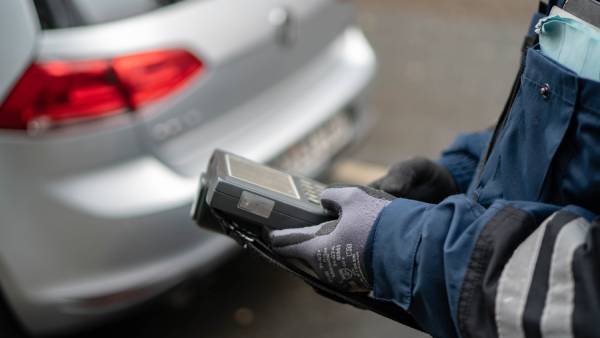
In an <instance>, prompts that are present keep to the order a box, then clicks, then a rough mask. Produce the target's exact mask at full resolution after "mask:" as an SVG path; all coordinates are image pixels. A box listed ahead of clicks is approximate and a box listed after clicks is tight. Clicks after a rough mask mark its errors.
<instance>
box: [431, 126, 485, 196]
mask: <svg viewBox="0 0 600 338" xmlns="http://www.w3.org/2000/svg"><path fill="white" fill-rule="evenodd" d="M491 137H492V130H491V129H486V130H484V131H480V132H475V133H468V134H460V135H458V137H457V138H456V139H455V140H454V142H453V143H452V145H450V147H448V149H446V150H444V151H443V152H442V156H441V158H440V160H439V161H438V162H439V163H440V164H441V165H443V166H445V167H446V168H448V170H449V171H450V173H451V174H452V176H453V177H454V181H455V182H456V185H457V186H458V189H459V191H460V192H461V193H465V192H467V189H468V188H469V184H470V183H471V180H472V179H473V176H475V172H476V171H477V166H478V165H479V160H480V159H481V156H482V154H483V152H484V151H485V150H486V148H487V145H488V143H489V141H490V139H491Z"/></svg>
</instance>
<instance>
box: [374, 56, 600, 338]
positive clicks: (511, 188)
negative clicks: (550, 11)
mask: <svg viewBox="0 0 600 338" xmlns="http://www.w3.org/2000/svg"><path fill="white" fill-rule="evenodd" d="M542 88H545V89H544V90H542ZM490 135H491V131H484V132H480V133H473V134H465V135H461V136H459V137H458V139H457V140H456V142H455V143H454V144H453V145H452V146H451V147H450V148H449V149H448V150H446V151H445V152H444V153H443V154H442V158H441V160H440V162H441V163H442V164H444V165H445V166H446V167H447V168H448V169H449V170H450V171H451V173H452V174H453V176H454V178H455V180H456V182H457V185H458V186H459V187H460V189H461V192H462V194H461V195H455V196H451V197H449V198H447V199H446V200H444V201H443V202H442V203H440V204H437V205H431V204H426V203H422V202H417V201H412V200H406V199H397V200H395V201H393V202H392V203H391V204H390V205H389V206H387V207H386V208H385V209H384V210H383V211H382V213H381V214H380V215H379V218H378V220H377V221H376V224H375V227H374V229H373V231H372V232H371V236H370V239H369V241H370V243H369V244H368V247H369V248H372V251H369V252H367V257H368V261H369V262H370V267H368V268H369V269H370V270H371V273H372V276H373V279H374V297H376V298H378V299H381V300H385V301H390V302H393V303H395V304H397V305H398V306H400V307H402V308H403V309H405V310H407V311H409V312H410V313H411V314H412V315H413V316H414V317H415V319H416V320H417V322H419V324H420V325H421V326H422V327H423V328H424V329H425V330H427V331H428V332H429V333H431V334H432V335H434V336H436V337H453V336H463V337H471V336H519V335H521V336H540V337H541V336H543V335H544V334H550V333H554V334H555V335H557V336H563V334H564V335H567V333H568V334H569V335H572V336H582V337H588V336H600V332H599V330H597V329H596V328H595V327H594V326H593V325H592V324H593V323H594V321H593V320H589V319H590V318H600V291H599V290H596V285H600V266H599V263H598V262H597V261H600V258H599V259H598V260H596V259H595V257H598V256H595V255H596V254H597V253H599V252H600V250H599V248H600V235H599V234H600V225H599V224H596V223H594V224H591V225H590V222H592V221H593V219H594V217H595V213H598V212H600V203H599V201H600V83H598V82H594V81H590V80H585V79H581V78H578V77H577V75H576V74H574V73H572V72H571V71H569V70H567V69H566V68H564V67H562V66H561V65H559V64H557V63H555V62H553V61H552V60H550V59H549V58H547V57H545V56H544V55H542V54H541V53H540V51H539V50H538V49H537V48H536V47H533V48H530V49H529V50H528V51H527V56H526V58H525V61H524V71H523V75H522V77H521V84H520V87H519V90H518V93H517V96H516V99H515V101H514V103H513V105H512V108H511V110H510V113H509V114H508V117H507V119H506V122H505V123H504V124H503V125H502V126H501V127H500V129H499V133H498V137H497V141H496V143H495V144H494V146H493V148H492V151H491V153H490V156H489V157H488V159H487V161H485V164H484V165H483V166H482V167H481V169H479V170H478V164H479V162H480V158H481V156H482V154H483V153H484V152H485V149H486V148H487V145H488V143H489V140H490ZM474 178H476V179H474ZM575 205H576V206H575ZM561 266H562V267H563V268H561ZM565 267H568V269H567V268H565ZM576 267H578V268H576ZM561 269H562V270H561ZM561 271H563V272H564V273H562V274H561ZM563 275H564V276H563ZM565 281H566V282H565ZM569 281H570V282H569ZM561 290H562V291H561ZM564 290H567V291H564ZM569 290H571V291H572V292H568V291H569ZM563 296H564V297H567V298H566V299H561V298H560V297H563ZM569 297H570V298H569ZM553 302H554V303H553ZM553 304H554V306H553ZM556 304H559V305H556ZM586 316H587V317H586ZM594 316H595V317H594ZM586 320H587V324H585V323H586ZM578 323H579V324H578ZM553 330H554V331H553ZM561 330H562V331H561Z"/></svg>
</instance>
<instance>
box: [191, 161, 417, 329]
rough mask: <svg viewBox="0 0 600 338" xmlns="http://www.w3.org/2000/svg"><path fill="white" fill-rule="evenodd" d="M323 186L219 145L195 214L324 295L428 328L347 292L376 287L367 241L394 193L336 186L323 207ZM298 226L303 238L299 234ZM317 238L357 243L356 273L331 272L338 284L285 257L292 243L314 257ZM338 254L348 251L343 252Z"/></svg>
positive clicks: (353, 253)
mask: <svg viewBox="0 0 600 338" xmlns="http://www.w3.org/2000/svg"><path fill="white" fill-rule="evenodd" d="M324 188H325V186H324V185H323V184H320V183H318V182H315V181H313V180H310V179H307V178H303V177H297V176H292V175H290V174H288V173H285V172H282V171H278V170H276V169H274V168H270V167H267V166H264V165H261V164H258V163H255V162H252V161H249V160H247V159H244V158H241V157H239V156H236V155H233V154H230V153H226V152H224V151H220V150H216V151H215V152H214V153H213V156H212V158H211V160H210V163H209V166H208V170H207V172H206V173H205V174H203V175H202V177H201V180H200V190H199V193H198V197H197V200H196V202H195V203H194V205H193V207H192V218H193V219H194V220H195V221H196V223H198V225H200V226H201V227H203V228H208V229H212V230H216V231H219V232H222V233H224V234H226V235H228V236H229V237H231V238H234V239H236V240H237V241H238V243H239V244H240V245H242V246H243V247H244V248H246V249H248V250H249V251H251V252H253V253H255V254H257V255H259V256H260V257H262V258H264V259H265V260H266V261H268V262H269V263H271V264H274V265H275V266H277V267H279V268H281V269H283V270H286V271H288V272H290V273H291V274H293V275H294V276H296V277H298V278H300V279H302V280H303V281H304V282H306V283H307V284H308V285H310V286H312V287H313V288H314V289H315V290H317V292H318V293H319V294H321V295H323V296H325V297H328V298H330V299H332V300H335V301H338V302H342V303H346V304H350V305H353V306H355V307H357V308H361V309H368V310H370V311H373V312H375V313H378V314H380V315H382V316H385V317H388V318H390V319H393V320H395V321H397V322H400V323H402V324H404V325H407V326H410V327H412V328H415V329H417V330H421V328H420V326H419V325H418V324H417V323H416V322H415V320H414V319H413V318H412V316H411V315H410V314H408V313H407V312H406V311H404V310H402V309H401V308H399V307H398V306H396V305H394V304H391V303H387V302H381V301H378V300H376V299H373V298H371V297H369V295H367V294H365V293H351V292H347V291H346V290H355V291H358V290H367V289H369V288H370V283H369V277H368V276H366V275H365V271H364V269H365V264H364V262H365V257H364V254H365V250H364V249H365V248H364V246H365V243H366V241H367V237H368V234H369V231H370V229H371V228H372V226H373V222H374V221H375V218H376V217H377V216H376V214H378V213H379V212H380V211H381V209H383V207H384V206H385V205H387V203H389V200H390V199H392V198H393V197H392V196H390V195H387V194H382V193H381V192H377V191H375V190H373V189H369V188H357V187H347V188H336V189H332V190H329V191H330V192H329V193H327V194H325V196H329V194H331V196H329V198H328V199H326V201H325V202H324V205H325V208H323V207H322V206H321V203H320V199H319V195H320V191H322V190H323V189H324ZM338 189H339V190H338ZM332 211H333V212H332ZM352 215H354V216H352ZM338 216H340V217H338ZM330 221H331V222H330ZM315 224H321V225H322V226H321V227H319V229H318V230H316V231H312V232H311V231H310V230H309V229H310V228H308V229H307V227H311V226H314V225H315ZM286 229H287V230H286ZM294 229H295V230H296V231H297V233H298V234H299V236H298V237H297V236H295V235H292V233H293V232H294ZM273 230H275V231H278V230H281V231H284V230H285V231H287V232H280V233H279V235H281V236H278V235H277V232H275V233H273V234H272V235H273V236H269V234H271V232H272V231H273ZM307 230H308V231H307ZM275 238H277V239H275ZM309 238H313V239H315V241H311V240H309ZM317 238H319V240H318V241H322V242H321V243H325V241H324V239H328V240H329V241H330V242H327V244H326V245H329V243H334V242H335V241H339V243H345V244H351V247H348V246H346V247H345V248H346V249H347V250H348V251H347V252H346V251H344V253H347V255H346V256H344V262H345V263H344V264H346V266H347V267H349V268H350V270H349V271H345V270H337V272H336V274H333V275H331V276H333V279H332V281H333V282H332V283H333V284H330V283H328V282H327V279H326V278H325V279H323V277H321V276H325V275H324V272H323V270H321V269H320V267H318V266H316V265H315V266H314V273H313V272H309V271H306V269H304V268H303V267H301V266H299V265H297V264H294V262H292V260H289V259H285V258H284V257H283V256H282V255H281V254H286V253H285V251H286V247H287V248H291V247H290V246H288V245H286V244H290V245H298V246H297V247H295V248H297V249H299V248H300V247H303V248H305V249H306V250H302V251H296V252H295V253H297V254H301V255H302V257H298V258H303V257H306V258H308V260H310V257H311V251H310V250H311V246H312V245H313V244H314V243H316V242H317V240H316V239H317ZM270 239H273V240H274V241H275V242H276V244H277V248H274V247H273V245H272V244H271V240H270ZM296 241H298V243H296ZM294 243H296V244H294ZM290 250H292V251H293V250H295V249H290ZM292 251H290V252H287V254H289V256H290V257H293V254H294V252H292ZM280 253H281V254H280ZM339 253H340V255H341V253H342V252H341V251H339ZM322 258H325V257H322ZM335 258H336V259H337V257H335ZM340 258H341V256H340ZM352 259H354V260H352ZM312 262H313V263H314V260H313V261H312ZM307 263H308V264H311V263H310V262H307ZM340 263H341V261H340ZM332 267H334V266H333V265H332ZM350 272H351V273H350ZM316 275H318V276H319V277H317V276H316ZM365 280H366V281H367V282H366V283H365ZM338 281H339V283H338ZM344 288H345V289H344Z"/></svg>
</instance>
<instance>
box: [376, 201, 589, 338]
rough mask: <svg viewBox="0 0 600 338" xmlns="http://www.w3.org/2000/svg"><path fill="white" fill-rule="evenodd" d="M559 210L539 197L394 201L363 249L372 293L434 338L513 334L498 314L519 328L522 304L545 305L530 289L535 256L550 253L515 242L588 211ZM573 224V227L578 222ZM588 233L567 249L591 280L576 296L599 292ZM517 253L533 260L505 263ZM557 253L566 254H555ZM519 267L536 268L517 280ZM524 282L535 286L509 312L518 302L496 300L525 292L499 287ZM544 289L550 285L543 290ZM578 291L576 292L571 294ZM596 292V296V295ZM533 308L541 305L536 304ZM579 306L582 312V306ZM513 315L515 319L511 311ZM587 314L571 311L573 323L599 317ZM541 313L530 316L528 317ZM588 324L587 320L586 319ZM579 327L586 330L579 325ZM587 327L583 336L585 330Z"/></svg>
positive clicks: (536, 279) (536, 280)
mask: <svg viewBox="0 0 600 338" xmlns="http://www.w3.org/2000/svg"><path fill="white" fill-rule="evenodd" d="M558 209H559V208H558V207H556V206H551V205H545V204H540V203H532V202H506V201H497V202H495V203H494V204H493V205H492V206H490V207H489V208H488V209H484V208H483V207H482V206H480V205H478V204H476V203H475V202H473V201H472V200H470V199H468V198H467V197H465V196H464V195H456V196H452V197H449V198H448V199H446V200H445V201H444V202H442V203H440V204H437V205H431V204H425V203H421V202H416V201H411V200H404V199H398V200H395V201H394V202H392V203H391V204H390V205H388V206H387V207H386V208H385V209H384V210H383V211H382V213H381V214H380V216H379V218H378V220H377V222H376V224H375V227H374V229H373V231H372V232H371V235H370V239H369V241H370V242H369V244H368V247H370V248H371V249H368V250H367V259H368V261H369V262H370V263H371V265H370V267H369V269H370V272H371V273H372V276H373V281H374V289H373V296H374V297H375V298H377V299H380V300H384V301H390V302H393V303H395V304H396V305H398V306H400V307H402V308H403V309H405V310H407V311H408V312H410V313H411V314H412V315H413V316H414V318H415V319H416V320H417V322H418V323H419V324H420V325H421V326H422V327H423V328H424V329H425V330H426V331H428V332H429V333H430V334H432V335H433V336H434V337H459V336H462V337H476V336H477V337H480V336H492V337H494V336H498V332H501V333H502V335H503V336H513V334H512V333H513V332H512V331H506V332H504V331H501V330H500V328H501V327H504V326H501V325H500V326H498V325H497V321H498V320H499V319H498V318H500V320H504V321H506V323H508V326H506V327H508V329H507V330H510V327H511V326H510V323H511V320H512V323H513V324H514V326H513V328H519V327H521V326H520V323H521V322H523V323H527V322H528V319H527V318H529V317H527V315H528V314H530V313H531V312H530V311H527V308H526V307H535V306H537V307H538V308H539V306H540V304H542V305H543V304H546V300H545V299H546V298H544V300H541V299H540V300H533V299H534V297H538V296H536V293H539V292H540V290H542V288H540V287H539V286H540V285H543V280H544V277H543V276H538V275H536V274H535V273H538V271H537V266H538V265H539V266H542V265H540V264H547V263H541V262H544V261H547V262H549V261H551V260H552V257H553V256H552V253H551V252H548V253H546V251H540V254H539V255H535V254H533V253H532V251H531V250H532V249H531V248H529V249H521V247H523V246H527V247H528V245H529V244H530V243H538V244H539V243H541V242H540V241H541V240H540V237H539V236H540V235H539V232H541V231H542V230H540V229H544V228H545V227H547V226H548V224H549V223H550V221H549V220H551V219H554V221H553V222H559V223H560V222H562V223H564V224H568V223H569V222H571V221H574V220H577V222H578V223H577V224H579V223H581V224H583V222H585V219H589V218H590V217H591V215H590V214H589V213H584V212H583V211H580V210H579V209H577V213H575V212H572V211H562V212H561V213H557V211H558ZM573 209H575V208H573ZM564 213H568V214H569V215H572V216H571V218H566V219H565V218H564V217H563V216H561V217H558V216H559V215H563V214H564ZM580 214H584V215H585V216H586V218H581V217H579V216H573V215H580ZM551 215H553V216H551ZM557 217H558V218H557ZM563 226H564V225H563ZM574 227H575V226H574ZM576 228H577V229H579V225H577V226H576ZM591 234H592V233H591V232H589V230H586V232H585V236H584V237H585V238H586V241H583V242H581V243H580V244H579V245H576V247H577V249H576V250H575V249H573V248H571V250H572V251H573V252H574V254H573V255H572V256H573V260H575V258H576V257H577V255H579V256H581V257H582V258H581V259H577V262H580V264H583V265H585V266H582V267H581V268H577V265H576V264H574V267H575V270H574V274H575V276H576V274H578V273H579V274H583V275H584V276H583V277H582V280H586V281H587V280H588V279H589V281H587V284H585V285H584V284H581V286H580V288H585V287H586V285H587V288H588V290H584V291H581V292H580V293H579V295H580V298H581V297H583V298H582V299H585V298H586V297H585V296H581V295H598V292H599V291H593V290H594V288H593V286H594V285H600V279H598V278H597V277H598V276H597V275H596V276H594V274H598V273H599V272H598V271H600V270H599V269H598V266H595V268H594V269H590V267H591V266H590V265H593V264H594V261H593V259H592V257H594V255H596V257H600V256H598V255H597V254H598V253H597V252H595V251H594V250H597V245H598V244H600V242H597V244H594V243H596V242H594V241H593V239H592V238H591V237H590V236H591ZM565 236H566V235H565ZM580 236H583V233H582V234H580ZM531 238H533V239H531ZM544 240H546V239H545V237H544ZM546 241H550V239H548V240H546ZM586 243H587V244H586ZM571 245H573V244H571ZM586 245H587V246H586ZM594 245H596V247H594ZM545 246H546V247H549V248H553V247H554V246H553V245H552V243H545ZM534 249H535V246H534ZM538 249H539V248H538ZM534 251H535V250H534ZM519 252H521V253H520V254H519V255H521V256H522V257H525V258H527V259H530V260H532V261H530V262H526V263H524V264H523V263H522V262H520V261H515V262H513V263H510V260H511V259H513V258H512V257H514V256H516V255H517V254H518V253H519ZM513 254H514V255H513ZM521 256H519V257H521ZM557 257H568V256H564V255H562V254H561V255H560V256H557ZM586 257H587V258H586ZM523 267H529V268H532V267H536V269H534V270H535V271H533V270H532V271H533V272H532V274H531V278H530V279H527V278H526V280H523V278H525V276H527V274H524V273H523V271H522V270H520V269H522V268H523ZM513 269H516V270H513ZM540 269H542V268H540ZM548 273H549V272H548ZM527 282H529V285H535V287H534V288H532V290H534V291H533V292H532V293H529V294H528V295H527V296H528V297H530V298H531V300H530V299H529V298H526V299H527V301H526V302H524V303H519V304H520V306H521V307H523V309H525V310H524V311H521V312H515V311H514V309H515V308H518V307H515V306H516V305H515V304H512V303H509V304H504V303H502V302H498V301H497V299H500V300H501V301H504V300H510V301H514V300H515V299H520V301H521V302H523V299H525V298H523V297H521V298H515V297H514V296H515V295H511V294H510V293H508V294H507V293H506V291H505V290H507V291H510V290H516V291H522V290H524V289H526V288H523V287H521V286H522V285H527ZM511 287H512V289H511ZM555 288H558V289H557V290H560V288H561V286H560V285H558V284H557V286H556V287H555ZM576 288H577V287H576ZM550 289H552V287H550V288H549V290H550ZM590 290H592V291H590ZM590 292H591V293H590ZM594 292H595V293H594ZM555 293H556V296H555V297H559V298H560V295H561V294H562V293H561V292H558V291H555ZM548 294H552V292H551V291H548ZM577 295H578V294H577V292H575V301H577ZM553 297H554V296H553ZM559 298H557V299H556V303H557V304H559V303H560V304H563V303H564V300H563V299H559ZM536 299H537V298H536ZM595 299H596V302H597V301H598V297H596V298H595ZM502 304H503V305H502ZM519 304H517V305H519ZM523 304H525V305H523ZM530 304H531V305H530ZM535 304H537V305H535ZM597 304H598V303H594V304H590V303H589V302H588V303H586V305H585V306H583V307H581V308H582V310H585V308H590V307H595V308H596V309H597V307H598V306H597ZM499 310H502V311H503V312H502V313H506V314H507V316H508V318H506V319H503V317H502V316H499V314H500V313H501V312H499ZM536 311H537V312H536V313H538V312H539V313H542V312H543V311H542V312H540V310H539V309H538V310H536ZM552 311H556V312H561V311H563V312H564V311H568V309H565V308H563V307H559V308H556V309H554V310H546V312H548V313H552ZM575 311H577V306H575ZM580 312H581V313H582V315H581V316H583V314H585V313H586V312H585V311H580ZM515 315H518V316H519V318H520V319H519V318H514V316H515ZM587 315H588V316H592V317H586V318H583V317H581V318H582V319H577V318H578V317H577V316H575V317H573V322H574V323H573V325H576V324H577V322H578V321H581V322H582V323H584V322H586V320H588V319H589V318H594V317H593V316H600V313H598V312H596V313H594V314H593V315H590V314H587ZM510 316H513V317H510ZM523 316H525V317H523ZM547 316H549V315H547ZM542 317H543V316H542ZM542 317H539V318H538V319H531V320H532V323H535V322H536V320H538V321H539V320H541V319H540V318H542ZM531 318H537V317H531ZM547 318H552V317H547ZM565 318H570V317H569V316H567V317H565ZM597 318H598V317H597ZM546 322H547V323H552V324H554V323H557V321H556V320H554V319H552V320H550V319H546ZM592 322H593V321H592ZM587 323H588V325H589V323H590V322H589V321H588V322H587ZM532 325H534V326H535V325H537V324H532ZM524 326H525V327H526V325H524ZM567 327H570V326H567ZM578 329H580V330H585V328H584V327H583V326H581V327H580V328H578ZM585 333H586V334H587V333H589V331H586V332H585ZM586 334H582V335H581V336H589V334H588V335H586ZM559 336H560V335H559Z"/></svg>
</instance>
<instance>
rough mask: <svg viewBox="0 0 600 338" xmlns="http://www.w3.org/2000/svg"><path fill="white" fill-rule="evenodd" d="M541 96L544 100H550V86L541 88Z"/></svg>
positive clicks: (545, 85) (546, 85)
mask: <svg viewBox="0 0 600 338" xmlns="http://www.w3.org/2000/svg"><path fill="white" fill-rule="evenodd" d="M540 95H542V97H543V98H544V100H548V99H549V98H550V85H549V84H547V83H545V84H544V85H543V86H542V87H541V88H540Z"/></svg>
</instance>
